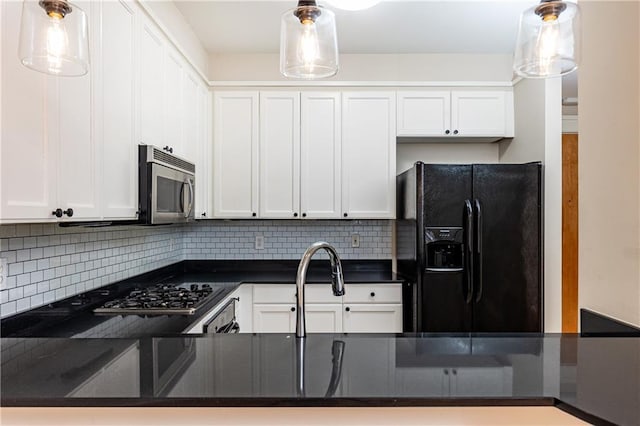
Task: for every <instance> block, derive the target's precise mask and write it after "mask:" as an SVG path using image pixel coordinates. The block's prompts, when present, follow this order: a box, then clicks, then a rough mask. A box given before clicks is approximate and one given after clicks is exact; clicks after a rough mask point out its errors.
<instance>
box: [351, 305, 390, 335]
mask: <svg viewBox="0 0 640 426" xmlns="http://www.w3.org/2000/svg"><path fill="white" fill-rule="evenodd" d="M343 330H344V332H345V333H402V305H387V304H366V303H363V304H349V305H345V308H344V312H343Z"/></svg>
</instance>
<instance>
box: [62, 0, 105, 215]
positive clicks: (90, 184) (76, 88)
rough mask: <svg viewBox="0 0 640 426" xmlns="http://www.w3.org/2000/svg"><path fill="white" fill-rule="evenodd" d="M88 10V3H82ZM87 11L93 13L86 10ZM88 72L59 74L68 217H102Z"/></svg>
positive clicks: (63, 162)
mask: <svg viewBox="0 0 640 426" xmlns="http://www.w3.org/2000/svg"><path fill="white" fill-rule="evenodd" d="M80 7H82V8H83V9H84V10H85V11H87V9H89V5H88V4H86V5H81V6H80ZM87 13H90V12H89V11H87ZM91 77H93V74H92V73H91V72H89V73H88V74H86V75H84V76H82V77H74V78H60V79H59V89H58V90H59V97H58V108H59V118H58V134H59V141H60V142H59V148H58V153H57V154H58V156H57V158H58V161H57V169H58V179H57V182H58V201H57V207H60V208H62V210H65V211H66V210H67V209H69V208H71V209H73V216H72V217H70V218H69V217H68V216H64V218H65V219H68V220H78V219H97V218H100V216H101V215H100V211H99V204H98V200H99V196H100V191H99V187H98V170H97V169H98V168H97V164H98V152H97V151H98V146H97V138H96V137H95V134H94V132H93V126H92V118H93V117H92V112H93V111H94V109H93V105H92V102H91V100H92V93H91Z"/></svg>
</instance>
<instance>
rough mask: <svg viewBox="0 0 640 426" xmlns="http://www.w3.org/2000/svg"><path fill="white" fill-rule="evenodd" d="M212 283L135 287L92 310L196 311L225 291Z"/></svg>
mask: <svg viewBox="0 0 640 426" xmlns="http://www.w3.org/2000/svg"><path fill="white" fill-rule="evenodd" d="M223 290H224V289H223V287H221V286H216V285H215V284H210V283H181V284H172V283H164V284H157V285H152V286H149V287H145V288H137V289H135V290H132V291H131V293H129V295H127V296H125V297H121V298H118V299H114V300H111V301H109V302H106V303H105V304H104V305H102V306H101V307H99V308H96V309H94V310H93V312H94V313H96V314H105V315H125V314H137V315H172V314H173V315H193V314H195V313H196V311H197V310H198V308H200V307H201V306H203V305H205V304H206V303H207V302H209V301H210V300H211V299H212V298H213V297H215V296H216V295H217V294H219V293H221V292H222V291H223Z"/></svg>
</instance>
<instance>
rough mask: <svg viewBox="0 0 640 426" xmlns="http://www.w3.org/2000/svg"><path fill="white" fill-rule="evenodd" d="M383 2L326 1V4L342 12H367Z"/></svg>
mask: <svg viewBox="0 0 640 426" xmlns="http://www.w3.org/2000/svg"><path fill="white" fill-rule="evenodd" d="M380 1H381V0H326V2H327V3H328V4H329V5H330V6H332V7H334V8H336V9H342V10H365V9H369V8H370V7H373V6H375V5H376V4H378V3H380Z"/></svg>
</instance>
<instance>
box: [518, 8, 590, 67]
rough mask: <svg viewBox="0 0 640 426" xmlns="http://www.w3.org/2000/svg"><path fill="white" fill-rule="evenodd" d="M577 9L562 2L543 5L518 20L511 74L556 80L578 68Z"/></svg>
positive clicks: (578, 31)
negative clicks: (518, 25)
mask: <svg viewBox="0 0 640 426" xmlns="http://www.w3.org/2000/svg"><path fill="white" fill-rule="evenodd" d="M579 61H580V9H579V8H578V5H577V4H575V3H571V2H563V1H543V2H541V3H540V4H539V5H537V6H535V7H532V8H530V9H527V10H525V11H524V12H523V13H522V15H521V16H520V28H519V31H518V38H517V41H516V50H515V58H514V63H513V70H514V71H515V72H516V74H518V75H520V76H522V77H528V78H546V77H556V76H560V75H564V74H567V73H570V72H571V71H573V70H575V69H577V68H578V64H579Z"/></svg>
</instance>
